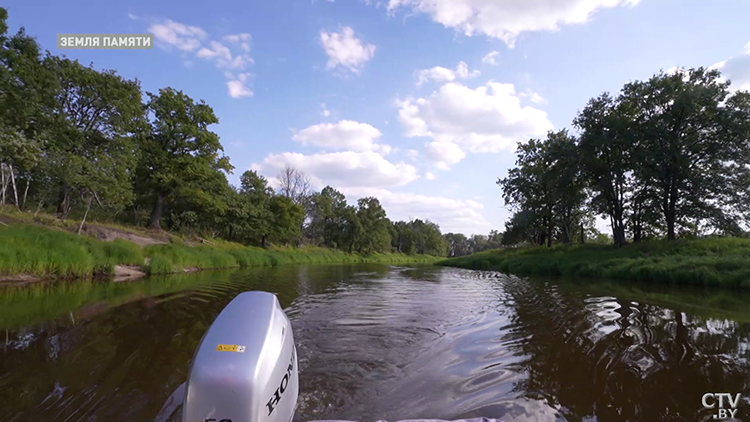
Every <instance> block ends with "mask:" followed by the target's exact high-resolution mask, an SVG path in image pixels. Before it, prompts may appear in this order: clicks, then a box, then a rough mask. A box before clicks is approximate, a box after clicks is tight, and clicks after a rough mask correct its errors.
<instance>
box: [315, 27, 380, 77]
mask: <svg viewBox="0 0 750 422" xmlns="http://www.w3.org/2000/svg"><path fill="white" fill-rule="evenodd" d="M320 46H321V47H323V51H325V53H326V55H328V63H327V64H326V69H328V70H334V69H336V70H339V71H341V70H348V71H350V72H352V73H359V72H360V71H361V70H362V68H363V67H364V65H365V63H367V62H368V61H369V60H370V59H372V58H373V56H374V55H375V45H373V44H364V43H363V42H362V40H360V39H359V38H357V37H355V36H354V30H353V29H352V28H350V27H348V26H345V27H343V28H341V32H328V31H325V30H322V31H320Z"/></svg>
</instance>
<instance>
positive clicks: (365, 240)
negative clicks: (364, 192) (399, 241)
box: [357, 197, 391, 253]
mask: <svg viewBox="0 0 750 422" xmlns="http://www.w3.org/2000/svg"><path fill="white" fill-rule="evenodd" d="M357 219H358V220H359V223H360V224H361V227H362V228H361V236H360V237H359V239H358V242H357V249H358V250H359V252H363V253H371V252H386V251H387V250H388V249H390V243H391V239H390V234H389V233H388V227H389V225H390V221H389V220H388V219H387V218H386V214H385V210H384V209H383V207H382V206H381V205H380V201H379V200H378V198H375V197H365V198H360V199H359V200H358V201H357Z"/></svg>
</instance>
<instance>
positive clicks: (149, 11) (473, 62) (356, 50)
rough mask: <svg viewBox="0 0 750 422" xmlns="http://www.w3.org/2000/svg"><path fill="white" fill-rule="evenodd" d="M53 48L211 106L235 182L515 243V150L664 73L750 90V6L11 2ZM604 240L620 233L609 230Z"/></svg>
mask: <svg viewBox="0 0 750 422" xmlns="http://www.w3.org/2000/svg"><path fill="white" fill-rule="evenodd" d="M4 6H5V7H7V8H8V10H9V14H10V19H9V23H10V26H11V30H13V31H15V30H17V29H18V28H19V27H20V26H25V27H26V30H27V32H28V33H29V34H31V35H34V36H36V37H37V39H38V41H39V42H40V43H41V44H42V46H43V47H44V48H46V49H49V50H50V51H51V52H53V53H55V54H62V53H65V54H66V55H67V56H68V57H71V58H75V59H79V60H81V61H82V62H84V63H88V62H93V63H94V65H95V67H97V68H100V69H116V70H117V71H118V72H119V73H120V74H122V75H124V76H126V77H129V78H138V79H139V80H141V82H142V85H143V88H144V90H146V91H149V92H155V91H157V90H158V89H159V88H162V87H166V86H171V87H174V88H177V89H181V90H183V91H184V92H185V93H187V94H188V95H190V96H191V97H193V98H195V99H203V100H205V101H206V102H207V103H208V104H210V105H211V106H212V107H213V108H214V111H215V112H216V115H217V116H218V117H219V119H220V124H219V125H216V126H214V127H213V130H214V131H215V132H217V133H218V134H219V135H220V136H221V139H222V143H223V145H224V147H225V152H226V153H227V155H229V156H230V157H231V160H232V163H233V164H234V166H235V167H236V170H235V172H234V174H233V175H232V176H230V180H231V181H233V182H234V183H236V181H237V180H238V177H239V174H241V173H242V172H243V171H244V170H246V169H249V168H253V169H257V170H258V171H259V172H260V173H262V174H264V175H265V176H267V177H269V178H270V179H273V177H274V176H275V175H276V174H277V173H278V171H279V170H280V168H281V167H283V166H284V165H285V164H291V165H294V166H295V167H297V168H298V169H300V170H302V171H303V172H305V173H306V174H307V175H308V176H310V177H311V178H312V180H313V183H314V184H315V185H316V187H317V188H322V187H323V186H325V185H326V184H330V185H332V186H334V187H336V188H337V189H339V190H341V191H342V192H344V193H345V194H347V197H348V199H349V200H350V201H355V200H356V198H358V197H360V196H365V195H375V196H377V197H379V198H380V199H381V202H382V203H383V204H384V206H385V208H386V210H387V212H388V214H389V217H390V218H392V219H408V218H429V219H431V220H433V221H435V222H437V223H438V224H439V225H440V226H441V228H442V229H443V231H444V232H447V231H460V232H463V233H466V234H470V233H487V232H489V230H490V229H502V228H503V223H504V221H505V220H506V219H507V217H508V215H509V211H508V210H507V209H504V208H503V201H502V197H501V191H500V189H499V188H498V187H497V185H495V181H496V179H497V178H498V177H504V176H505V175H506V173H507V170H508V168H509V167H511V166H512V165H513V162H514V154H513V145H514V144H515V143H516V142H523V141H525V140H527V139H528V138H530V137H540V136H544V134H545V133H546V131H547V130H549V129H560V128H564V127H570V124H571V121H572V119H573V117H574V116H575V114H576V113H577V111H578V110H580V109H581V108H582V107H583V106H584V105H585V103H586V101H587V100H588V99H589V98H591V97H593V96H596V95H598V94H600V93H601V92H603V91H617V90H619V89H620V88H621V87H622V85H623V84H624V83H626V82H628V81H631V80H635V79H643V78H647V77H649V76H650V75H652V74H653V73H655V72H657V71H659V69H664V70H669V69H673V68H675V67H679V66H684V67H691V66H716V67H719V68H721V70H722V71H723V72H724V73H725V75H727V76H728V77H729V78H730V79H731V80H732V82H733V85H732V86H733V87H734V88H738V89H739V88H744V89H746V88H750V26H748V25H747V17H748V16H750V2H745V1H737V0H734V1H730V0H717V1H712V2H706V1H698V0H640V1H638V0H383V1H376V0H370V1H363V0H335V1H329V0H314V1H310V0H300V1H289V0H273V1H249V2H240V1H236V0H226V1H213V2H210V3H206V2H198V1H193V0H187V1H179V2H177V1H161V2H155V1H142V0H135V1H128V2H102V1H78V2H76V1H68V2H55V1H19V0H11V1H10V2H7V1H6V2H5V5H4ZM146 32H151V33H153V34H154V35H155V39H156V45H157V47H156V48H154V49H152V50H130V51H128V50H65V51H64V52H63V51H57V50H56V46H55V42H56V34H58V33H146ZM601 228H602V229H604V228H605V226H604V225H603V223H602V224H601Z"/></svg>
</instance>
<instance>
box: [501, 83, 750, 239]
mask: <svg viewBox="0 0 750 422" xmlns="http://www.w3.org/2000/svg"><path fill="white" fill-rule="evenodd" d="M573 125H574V126H575V128H576V129H577V130H578V134H571V133H570V132H569V131H568V130H565V129H563V130H560V131H557V132H550V133H548V134H547V137H546V138H545V139H531V140H529V141H528V142H527V143H524V144H522V145H520V146H519V148H518V151H517V161H516V166H515V167H514V168H512V169H511V170H510V171H509V172H508V175H507V177H505V178H502V179H498V180H497V184H498V185H499V186H500V187H501V188H502V191H503V196H504V199H505V203H506V205H509V206H511V207H512V209H513V211H514V213H513V215H512V217H511V218H510V219H509V221H507V222H506V227H505V232H504V237H503V243H504V244H506V245H512V244H517V243H523V242H528V243H533V244H538V245H547V246H551V245H552V244H553V243H555V242H558V243H563V244H570V243H572V242H576V241H577V242H581V243H583V242H586V241H587V236H589V238H590V235H591V234H592V233H593V232H592V228H593V222H594V218H595V216H601V217H604V218H606V219H608V220H609V223H610V226H611V228H612V236H611V238H612V241H613V242H614V243H615V244H616V245H618V246H622V245H624V244H625V243H627V242H640V241H643V240H646V239H658V238H666V239H669V240H674V239H676V238H680V237H682V238H689V237H696V236H704V235H718V236H748V231H747V227H748V222H750V93H748V92H746V91H733V90H731V89H730V81H724V80H722V78H721V75H720V73H719V71H718V70H710V69H704V68H696V69H688V70H684V69H680V70H678V71H676V72H673V73H672V72H670V73H666V72H663V71H661V72H659V73H658V74H656V75H654V76H653V77H651V78H650V79H648V80H646V81H635V82H631V83H628V84H626V85H625V86H624V87H623V88H622V90H621V91H620V92H619V93H618V94H617V95H612V94H610V93H606V92H605V93H603V94H601V95H600V96H598V97H596V98H593V99H591V100H590V101H589V102H588V104H586V106H585V107H584V108H583V110H581V111H580V112H579V113H578V115H577V116H576V118H575V120H574V121H573Z"/></svg>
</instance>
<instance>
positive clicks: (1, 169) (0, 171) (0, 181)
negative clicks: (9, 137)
mask: <svg viewBox="0 0 750 422" xmlns="http://www.w3.org/2000/svg"><path fill="white" fill-rule="evenodd" d="M6 186H7V184H6V183H5V163H2V164H0V193H1V194H2V196H0V205H5V187H6Z"/></svg>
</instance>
